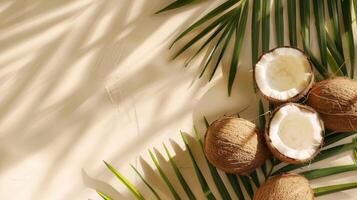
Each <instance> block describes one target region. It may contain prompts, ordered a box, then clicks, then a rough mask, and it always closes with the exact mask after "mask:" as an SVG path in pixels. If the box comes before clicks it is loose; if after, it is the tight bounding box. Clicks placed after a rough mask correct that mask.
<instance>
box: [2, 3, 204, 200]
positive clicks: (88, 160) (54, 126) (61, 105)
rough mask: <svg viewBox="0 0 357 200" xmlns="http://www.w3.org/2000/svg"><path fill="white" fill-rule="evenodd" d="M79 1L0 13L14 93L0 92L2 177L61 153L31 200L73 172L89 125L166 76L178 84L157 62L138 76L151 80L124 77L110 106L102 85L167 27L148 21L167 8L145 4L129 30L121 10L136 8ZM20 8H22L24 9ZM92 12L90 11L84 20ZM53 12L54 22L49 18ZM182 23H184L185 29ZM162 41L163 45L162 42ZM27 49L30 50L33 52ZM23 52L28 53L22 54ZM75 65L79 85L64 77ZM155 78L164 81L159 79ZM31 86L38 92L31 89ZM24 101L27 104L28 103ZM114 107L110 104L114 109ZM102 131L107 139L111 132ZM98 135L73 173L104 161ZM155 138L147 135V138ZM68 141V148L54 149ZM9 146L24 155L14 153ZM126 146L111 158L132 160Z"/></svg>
mask: <svg viewBox="0 0 357 200" xmlns="http://www.w3.org/2000/svg"><path fill="white" fill-rule="evenodd" d="M78 2H79V1H73V0H63V1H46V0H34V1H31V5H29V4H30V3H28V4H27V3H24V1H14V2H13V3H11V4H9V7H7V8H6V9H5V10H2V12H1V13H0V16H1V18H2V20H1V22H0V27H1V29H2V31H4V34H2V35H1V36H0V51H1V52H2V55H0V56H1V59H0V63H1V64H2V65H4V67H3V68H2V69H1V70H2V72H3V70H11V71H10V72H11V73H7V74H6V75H8V76H9V77H10V79H11V80H10V81H9V83H8V85H9V87H11V90H8V91H10V92H6V93H5V92H3V85H1V88H0V90H1V91H2V92H3V94H6V95H3V96H2V98H1V101H0V109H1V111H2V112H1V113H0V126H1V135H0V141H1V142H0V143H1V145H0V154H1V155H3V156H2V164H1V166H0V173H1V174H3V173H6V172H7V171H9V170H10V169H11V168H12V167H14V166H16V165H18V164H19V163H21V162H23V161H24V160H26V159H27V158H29V157H31V156H32V155H34V154H36V153H38V152H40V151H41V150H42V149H45V148H48V147H49V146H51V145H54V146H57V145H58V147H59V150H58V152H57V151H56V153H53V154H52V155H51V158H50V160H49V161H48V162H49V166H48V168H46V169H47V170H46V171H43V172H41V173H43V177H41V178H39V179H38V180H37V181H36V183H33V184H32V185H33V187H34V189H33V190H34V192H33V196H32V197H29V198H33V199H40V198H41V197H43V196H44V195H45V193H44V192H43V190H47V189H48V187H52V186H51V184H50V183H51V182H52V181H53V179H54V177H55V176H56V175H57V174H58V172H59V171H65V170H66V171H70V170H73V169H72V168H71V169H68V166H67V165H66V163H67V161H69V160H67V159H69V157H71V155H72V154H71V153H73V152H75V151H77V150H76V146H78V144H79V143H80V142H81V141H83V140H84V139H85V138H86V137H88V136H89V133H90V130H91V128H93V125H94V124H96V123H98V122H99V121H101V120H102V119H103V116H104V115H103V114H104V113H106V112H107V111H109V110H115V108H116V106H118V105H119V104H120V103H121V102H122V101H125V100H126V98H132V96H133V95H135V94H137V93H139V92H140V91H143V90H145V89H146V87H150V86H152V85H155V84H157V83H161V82H162V81H163V79H165V78H167V79H168V77H177V73H173V71H171V73H170V70H171V69H164V68H163V67H159V68H157V66H163V65H162V63H157V61H156V60H155V59H152V60H150V61H149V62H148V64H147V65H146V66H145V67H143V68H142V70H140V71H138V74H146V73H147V72H148V71H150V70H151V72H155V73H156V76H154V77H155V79H144V77H141V80H138V79H137V76H136V75H134V76H130V77H126V78H125V80H124V82H120V84H121V85H120V89H122V88H124V87H126V86H127V85H130V86H131V88H130V89H131V90H130V92H128V93H127V94H125V95H124V96H121V97H122V98H121V99H114V101H112V102H110V101H109V100H108V94H107V93H106V91H105V88H104V87H105V86H104V83H105V82H106V81H107V80H108V78H109V77H110V76H111V75H112V74H113V72H115V71H116V70H118V69H121V68H125V67H127V66H125V65H124V63H123V62H124V59H123V58H126V57H129V56H130V55H132V53H133V52H135V51H136V50H137V48H138V46H139V45H141V44H142V43H143V42H144V41H146V40H147V38H149V37H151V36H152V35H153V34H154V33H155V31H156V30H157V29H159V28H160V27H161V26H162V25H163V24H165V22H166V21H167V20H168V19H167V18H158V17H153V13H154V10H155V8H156V6H158V5H159V6H161V5H164V3H165V1H164V0H156V1H155V3H153V1H151V2H148V1H146V2H145V4H144V5H143V8H145V9H144V10H143V11H142V12H140V13H139V15H138V16H136V17H135V18H133V19H132V20H131V21H130V23H126V22H125V21H126V19H127V18H128V15H129V13H128V12H126V11H128V10H131V9H132V7H133V6H134V3H133V1H125V2H121V3H120V5H119V6H118V5H115V6H113V4H115V3H116V2H115V1H109V0H108V1H102V2H91V3H88V4H83V5H80V6H79V5H77V4H78ZM82 2H83V1H82ZM2 3H3V2H2ZM74 5H76V6H74ZM111 5H112V6H111ZM22 7H23V9H21V8H22ZM201 9H204V8H201ZM89 10H90V11H91V12H90V13H89V14H88V12H89ZM198 10H200V9H198ZM54 13H55V15H53V14H54ZM109 13H111V14H112V18H111V20H110V21H109V28H108V30H103V35H102V36H101V37H100V38H97V40H95V42H92V43H88V40H89V37H90V35H91V34H92V33H93V32H94V31H95V30H96V28H97V25H98V24H99V22H100V21H101V20H103V19H104V18H106V17H107V16H108V15H109ZM82 15H86V16H87V17H88V18H86V19H85V20H83V18H81V17H82ZM148 16H151V17H148ZM195 16H196V14H193V15H192V17H189V18H188V19H186V20H187V21H190V20H192V18H194V17H195ZM153 18H154V19H153ZM74 19H80V20H74ZM69 22H71V23H69ZM72 22H73V23H72ZM76 22H83V23H79V24H80V25H81V26H80V28H78V27H76V25H77V23H76ZM186 23H189V22H185V23H184V24H186ZM63 24H67V25H68V24H70V25H68V29H65V31H63V32H64V33H62V32H59V33H57V32H56V34H51V32H48V31H49V30H52V28H54V27H58V26H63ZM31 25H33V26H31ZM124 32H126V34H127V35H125V34H124ZM48 34H50V35H51V37H49V38H50V39H43V40H41V42H39V43H35V44H34V45H33V46H31V45H28V46H27V45H26V44H27V42H28V41H32V39H34V38H37V39H38V38H39V37H40V36H42V35H45V36H47V35H48ZM133 35H134V36H133ZM133 38H135V40H134V39H133ZM167 39H168V38H165V40H167ZM69 43H70V44H69ZM124 44H125V45H124ZM19 47H23V48H19ZM29 47H31V48H30V50H29ZM14 49H16V50H18V51H16V52H17V53H16V54H14V55H12V56H9V57H6V56H4V55H7V54H6V53H8V52H11V51H13V50H14ZM23 49H25V50H27V51H25V52H23ZM121 49H125V51H124V52H123V53H122V51H121ZM27 55H33V57H30V59H29V61H28V62H26V63H25V64H24V65H23V66H21V68H20V69H19V68H16V69H9V68H10V65H11V64H12V63H13V62H16V61H17V60H21V59H22V58H23V56H27ZM62 57H63V58H62ZM167 57H168V56H167ZM87 58H93V60H92V61H91V62H89V63H81V62H82V61H83V60H85V59H87ZM54 60H55V61H56V62H55V61H54ZM79 66H82V67H84V68H85V72H84V73H81V75H82V77H77V78H76V81H73V80H67V79H66V78H67V77H68V75H69V74H72V70H76V69H77V68H79ZM165 66H166V65H165ZM155 67H156V68H155ZM148 68H150V69H148ZM166 68H167V67H166ZM158 72H160V73H161V74H165V75H163V76H162V77H158V76H157V74H158ZM164 72H166V73H164ZM5 78H8V77H4V76H3V74H1V77H0V79H1V81H2V80H4V79H5ZM183 78H187V77H183ZM12 79H13V81H12ZM134 80H135V81H134ZM180 80H181V79H180ZM72 82H73V88H72V89H73V91H72V90H68V94H67V95H63V96H64V97H63V98H56V97H55V98H53V97H54V95H53V94H56V95H57V92H59V91H60V89H59V88H60V86H62V84H63V83H72ZM6 83H7V82H6ZM34 83H35V85H33V84H34ZM4 85H6V84H4ZM6 89H8V88H5V89H4V91H7V90H6ZM167 91H169V90H167ZM168 93H169V92H168ZM166 97H167V96H165V98H162V100H161V103H163V104H164V103H165V102H167V99H166ZM29 99H31V101H28V100H29ZM25 102H26V103H25ZM25 104H26V106H27V108H26V109H24V110H21V111H23V112H22V113H20V114H19V117H18V118H17V119H16V121H15V123H14V122H11V123H10V122H9V123H7V119H8V118H10V117H11V116H12V115H13V114H14V113H15V111H16V110H17V109H18V108H19V107H21V106H23V105H25ZM113 104H114V105H115V108H114V109H113ZM89 107H90V108H89ZM186 112H187V110H185V109H183V110H182V112H181V113H178V114H177V115H174V116H172V117H169V118H168V119H167V120H166V121H164V122H165V124H162V125H161V126H162V127H164V126H165V125H166V124H171V123H173V122H174V121H175V120H176V119H177V118H180V117H182V116H183V115H184V114H185V113H186ZM107 114H108V113H107ZM107 114H106V117H107ZM106 117H104V118H106ZM174 119H175V120H174ZM108 123H109V122H108ZM110 123H112V122H110ZM19 124H21V125H19ZM34 124H36V125H34ZM159 129H160V127H158V126H149V127H147V129H145V130H142V131H143V132H146V133H147V132H149V133H150V132H155V133H156V132H159ZM103 131H104V130H103ZM105 131H106V132H107V133H110V132H111V130H109V128H108V129H106V130H105ZM98 134H101V135H100V136H99V137H98V138H100V139H99V140H98V141H97V143H96V144H90V145H93V147H92V148H90V150H89V152H88V155H87V157H85V158H83V160H81V161H80V163H78V165H76V167H78V168H80V166H88V165H91V164H93V157H92V155H93V154H96V155H98V156H99V155H100V154H103V151H102V150H98V148H97V147H96V146H97V145H101V144H102V143H103V142H105V141H106V140H107V137H108V135H106V134H103V132H101V133H98ZM154 135H155V134H146V136H147V137H153V136H154ZM66 138H67V139H68V142H66V143H64V144H60V143H58V141H60V140H62V139H66ZM142 138H143V137H139V138H138V139H137V141H142ZM14 144H17V146H18V147H21V148H16V150H15V149H14ZM130 145H132V144H128V146H125V147H124V148H123V149H121V151H120V152H119V153H118V152H117V153H116V154H115V156H113V159H116V158H117V157H116V156H119V157H121V158H124V157H125V156H129V155H130V154H129V153H128V151H131V153H133V152H132V151H134V150H128V149H130ZM143 146H145V145H143ZM134 154H135V153H134ZM100 157H101V156H100ZM65 161H66V162H65ZM79 170H80V169H79ZM76 189H78V188H76V187H73V189H69V190H68V191H67V192H66V193H63V194H61V195H63V196H61V197H60V198H61V199H68V198H73V196H75V195H77V194H76V193H77V191H76Z"/></svg>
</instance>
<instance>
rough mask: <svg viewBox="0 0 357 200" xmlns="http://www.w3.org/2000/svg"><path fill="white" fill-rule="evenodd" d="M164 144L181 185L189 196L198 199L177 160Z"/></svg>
mask: <svg viewBox="0 0 357 200" xmlns="http://www.w3.org/2000/svg"><path fill="white" fill-rule="evenodd" d="M163 145H164V149H165V152H166V155H167V157H168V158H169V162H170V164H171V167H172V169H173V170H174V172H175V174H176V176H177V178H178V180H179V181H180V183H181V186H182V187H183V189H184V190H185V192H186V194H187V196H188V198H189V199H190V200H191V199H196V197H195V195H194V194H193V192H192V190H191V189H190V186H189V185H188V184H187V182H186V180H185V178H184V177H183V175H182V174H181V172H180V170H179V169H178V167H177V165H176V163H175V161H174V160H173V158H172V156H171V154H170V152H169V150H168V149H167V147H166V145H165V144H163Z"/></svg>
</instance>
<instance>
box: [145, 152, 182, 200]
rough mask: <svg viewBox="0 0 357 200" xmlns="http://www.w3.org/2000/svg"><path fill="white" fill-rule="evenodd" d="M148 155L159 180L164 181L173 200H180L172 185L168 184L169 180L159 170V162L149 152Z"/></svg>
mask: <svg viewBox="0 0 357 200" xmlns="http://www.w3.org/2000/svg"><path fill="white" fill-rule="evenodd" d="M149 155H150V157H151V160H152V161H153V162H154V164H155V166H156V169H157V170H158V171H159V174H160V176H161V178H162V179H163V180H164V182H165V184H166V186H167V187H168V188H169V190H170V192H171V194H172V196H173V197H174V198H175V200H181V198H180V196H179V194H178V193H177V192H176V190H175V188H174V186H173V185H172V183H171V182H170V180H169V178H168V177H167V176H166V174H165V173H164V171H163V170H162V169H161V166H160V163H159V161H158V160H157V159H156V157H155V156H154V154H153V153H152V152H151V150H149Z"/></svg>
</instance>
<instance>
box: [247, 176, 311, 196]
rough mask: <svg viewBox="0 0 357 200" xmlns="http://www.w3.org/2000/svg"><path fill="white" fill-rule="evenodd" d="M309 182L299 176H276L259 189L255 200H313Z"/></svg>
mask: <svg viewBox="0 0 357 200" xmlns="http://www.w3.org/2000/svg"><path fill="white" fill-rule="evenodd" d="M313 199H315V197H314V191H313V190H312V188H311V186H310V184H309V181H308V180H307V179H306V178H305V177H303V176H301V175H298V174H291V173H286V174H282V175H279V176H275V177H273V178H271V179H269V180H268V181H267V182H265V183H264V184H263V185H261V186H260V187H259V189H258V190H257V192H256V193H255V195H254V198H253V200H313Z"/></svg>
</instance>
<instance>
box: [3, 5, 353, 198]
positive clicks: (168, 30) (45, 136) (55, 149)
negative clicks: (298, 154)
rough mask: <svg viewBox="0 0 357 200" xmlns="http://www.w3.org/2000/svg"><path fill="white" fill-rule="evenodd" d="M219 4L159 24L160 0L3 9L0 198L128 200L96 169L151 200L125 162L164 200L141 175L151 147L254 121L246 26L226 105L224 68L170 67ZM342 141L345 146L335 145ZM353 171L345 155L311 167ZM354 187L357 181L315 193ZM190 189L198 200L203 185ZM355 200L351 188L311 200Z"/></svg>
mask: <svg viewBox="0 0 357 200" xmlns="http://www.w3.org/2000/svg"><path fill="white" fill-rule="evenodd" d="M219 2H222V1H207V2H204V3H201V4H199V5H196V6H190V7H187V8H186V7H185V8H182V9H180V10H174V11H171V12H167V13H163V14H159V15H155V14H154V13H155V12H156V11H157V10H158V9H160V8H162V7H164V6H165V5H167V4H168V1H165V0H150V1H149V0H135V1H132V0H51V1H49V0H16V1H15V0H2V1H0V66H1V68H0V94H1V95H0V199H14V200H22V199H28V200H67V199H68V200H77V199H78V200H80V199H92V200H99V199H100V197H99V196H98V194H97V193H96V190H101V191H104V192H106V193H108V194H110V195H111V196H112V197H113V198H114V199H119V200H121V199H133V197H132V196H131V194H129V192H128V191H127V189H126V188H125V187H124V186H123V185H122V184H121V183H119V182H118V181H117V180H116V178H115V177H114V176H113V175H112V174H111V173H110V172H109V171H108V170H107V169H106V167H105V165H104V163H103V160H105V161H107V162H109V163H111V164H112V165H113V166H115V167H116V168H117V169H119V170H120V172H122V173H123V174H125V176H126V177H128V178H129V179H130V180H131V181H132V182H133V183H137V184H138V187H139V188H141V189H142V190H143V193H144V194H145V195H148V196H147V197H148V199H154V197H152V196H151V195H152V194H150V192H149V191H148V190H147V189H145V187H144V186H143V185H142V183H141V182H140V181H139V178H138V177H137V176H135V174H134V172H133V171H132V169H131V168H130V165H129V164H132V165H134V166H136V167H137V168H139V169H142V171H144V172H145V173H143V174H144V175H145V176H146V177H148V179H150V180H151V181H152V182H153V183H154V185H155V186H156V187H157V188H159V189H160V190H161V192H162V193H163V194H164V195H165V194H166V195H168V194H169V192H168V191H166V189H165V188H164V187H165V186H164V184H163V183H162V180H159V178H158V177H157V176H156V175H155V174H153V173H154V172H153V171H151V172H150V171H148V170H145V168H148V167H147V166H146V165H150V166H153V163H152V162H151V161H150V159H149V154H148V152H147V149H153V150H154V152H155V151H156V150H157V151H160V152H164V148H163V145H162V143H163V142H165V144H166V145H167V146H169V148H170V149H171V150H172V153H173V152H174V151H173V150H174V149H175V148H178V147H181V148H182V149H184V144H183V142H182V140H181V138H180V130H182V131H185V132H189V133H192V132H193V126H194V125H196V126H197V127H198V129H199V130H200V131H201V132H203V131H204V130H205V128H204V121H203V117H204V116H205V117H207V119H208V120H209V121H214V120H215V119H216V118H217V117H218V116H222V115H224V114H226V115H232V114H236V113H238V112H240V114H241V116H244V117H245V118H246V119H248V120H251V121H253V122H257V120H258V109H257V105H258V100H257V97H256V95H255V93H254V90H253V84H252V83H253V75H252V67H251V57H250V54H251V50H250V49H251V44H250V34H249V32H250V29H249V28H247V29H246V39H245V40H244V41H243V47H242V51H241V58H242V59H240V62H239V68H238V73H237V77H236V79H235V82H234V84H233V89H232V95H231V97H228V95H227V85H226V82H227V75H226V74H227V73H226V71H228V66H226V65H225V63H227V62H229V61H227V60H223V65H222V68H219V70H218V71H217V74H216V75H215V76H214V78H213V80H212V81H211V82H209V83H207V77H203V78H202V79H197V76H198V73H199V70H197V69H199V68H200V62H195V63H193V64H191V67H189V68H185V67H184V62H185V60H184V59H183V58H185V55H183V58H178V59H176V60H172V59H171V58H172V55H173V52H174V50H169V45H170V44H171V42H172V41H173V39H174V37H175V36H177V34H178V33H179V32H181V31H182V30H184V29H185V28H186V27H187V26H188V25H190V24H192V22H194V21H195V20H197V19H198V17H200V16H202V15H203V14H204V13H207V11H208V10H209V8H212V7H214V6H215V5H217V3H219ZM250 17H251V16H249V17H248V22H249V20H251V19H250ZM271 23H273V22H271ZM248 24H249V23H248ZM354 28H355V27H354ZM354 30H355V29H354ZM354 33H356V32H354ZM286 34H288V33H287V32H286ZM354 36H356V34H354ZM270 37H271V41H275V38H274V34H271V36H270ZM312 37H314V33H312ZM315 37H316V36H315ZM287 41H288V38H287V37H286V41H285V42H286V43H287ZM355 41H357V38H356V37H355ZM274 44H275V43H274V42H272V44H271V48H274V47H275V46H274ZM312 45H313V47H314V48H316V45H317V44H314V43H312ZM355 46H356V45H355ZM174 49H175V48H174ZM190 53H192V52H188V54H190ZM198 61H199V60H198ZM347 141H348V142H350V141H351V138H346V139H344V140H343V141H341V142H339V144H341V143H346V142H347ZM175 145H176V146H175ZM193 150H194V151H199V148H194V149H193ZM174 156H175V159H176V160H179V162H177V163H178V167H179V168H180V169H181V170H182V172H183V174H184V176H185V177H190V176H194V169H193V168H192V167H191V166H192V165H190V164H189V163H188V162H190V160H189V158H188V157H187V156H186V153H182V152H181V153H180V152H179V151H177V152H176V155H175V154H174ZM162 160H164V159H162ZM163 162H164V163H165V161H163ZM198 162H203V160H198ZM350 163H353V158H352V153H351V151H348V152H346V153H342V154H341V155H340V156H338V157H333V158H330V159H327V160H325V161H323V162H319V163H317V164H314V166H313V167H314V168H316V167H322V166H323V167H330V166H335V165H339V164H350ZM164 167H165V166H164ZM202 170H203V171H204V172H207V171H208V169H202ZM171 175H173V174H171ZM155 180H157V181H155ZM209 181H212V180H210V179H209ZM353 181H357V173H356V171H352V172H348V173H343V174H340V175H333V176H329V177H326V178H321V179H317V180H313V181H312V182H311V184H312V186H324V185H332V184H338V183H344V182H353ZM188 182H189V183H192V184H197V183H196V180H193V179H192V180H191V179H189V180H188ZM109 183H110V184H109ZM173 184H174V185H179V183H178V182H177V183H173ZM209 184H211V183H209ZM178 190H179V191H180V189H178ZM192 190H194V191H195V192H197V193H198V194H200V195H201V196H200V197H202V198H203V197H204V196H203V194H201V193H200V188H199V187H197V188H192ZM212 190H213V192H214V193H217V190H216V189H215V188H214V187H212ZM181 192H182V191H181ZM230 192H231V191H230ZM356 198H357V189H354V190H348V191H343V192H338V193H334V194H331V195H326V196H321V197H319V198H318V199H319V200H335V199H340V200H354V199H356Z"/></svg>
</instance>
